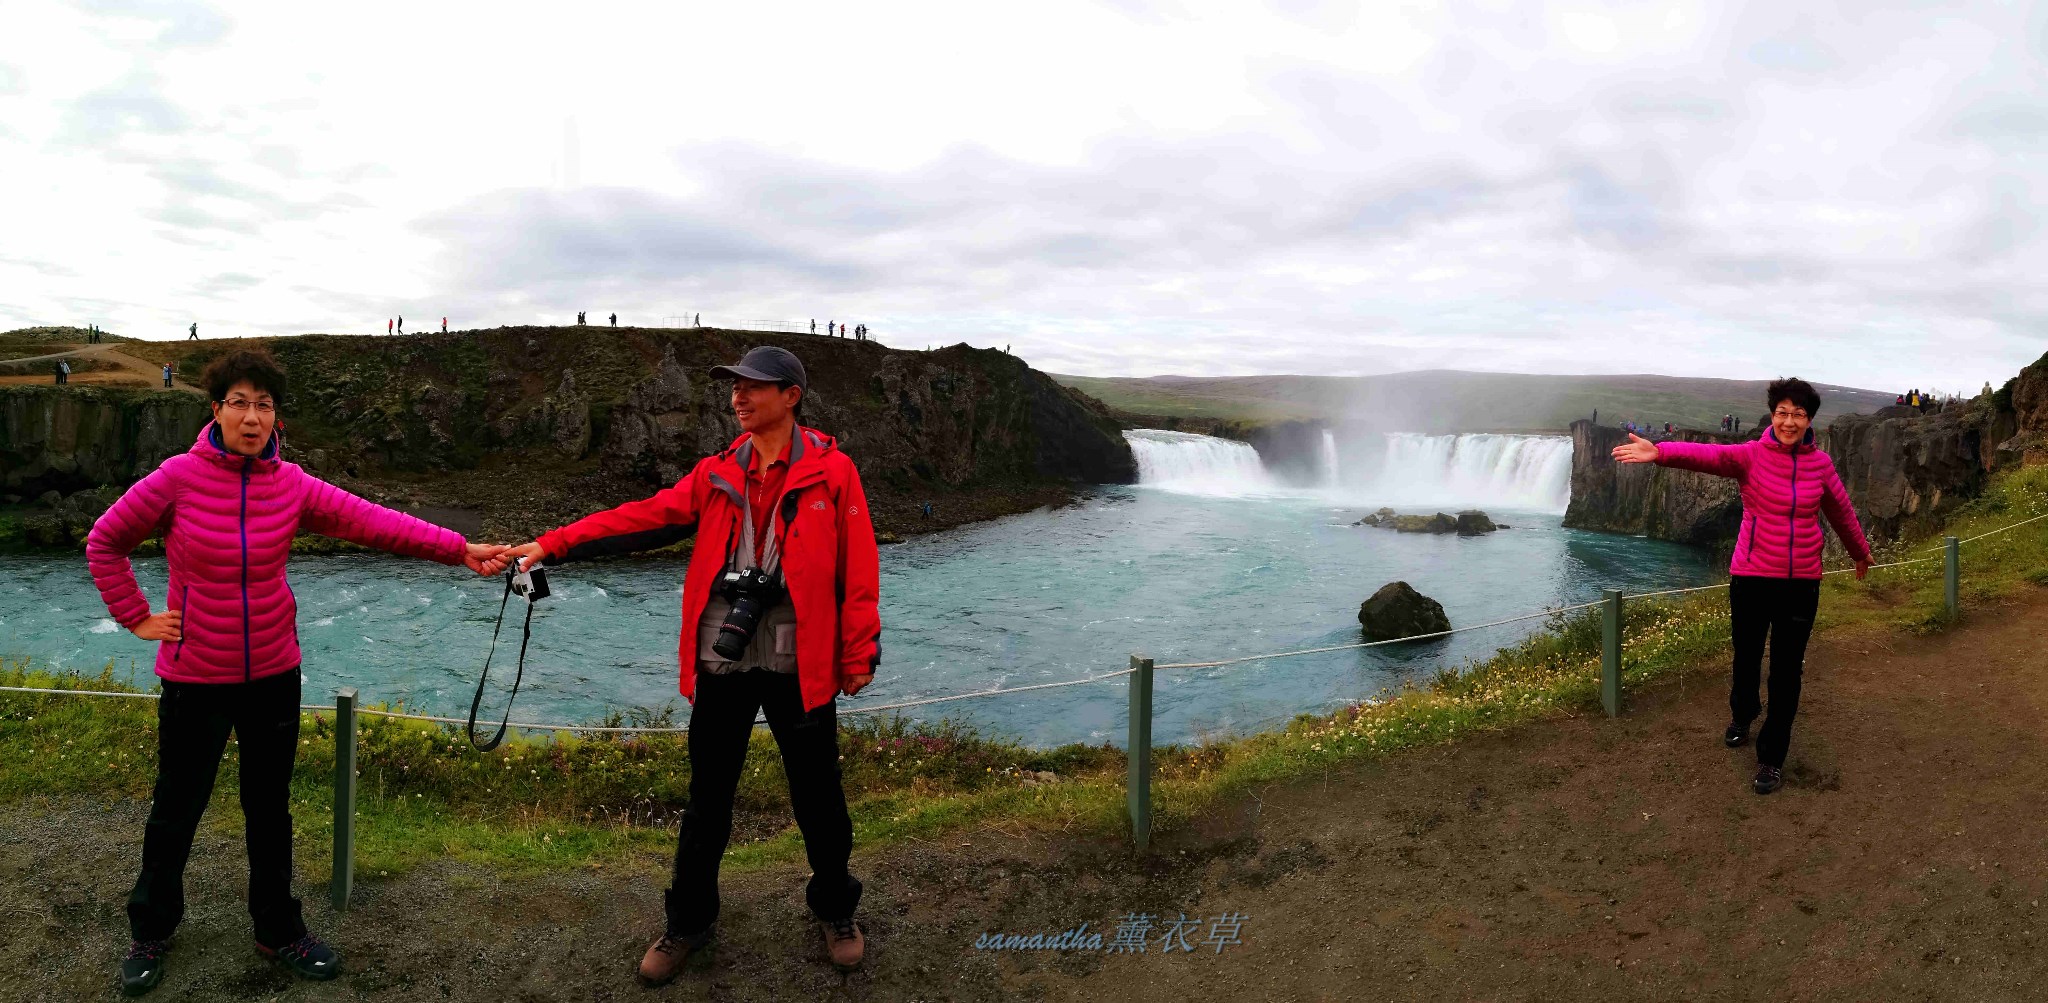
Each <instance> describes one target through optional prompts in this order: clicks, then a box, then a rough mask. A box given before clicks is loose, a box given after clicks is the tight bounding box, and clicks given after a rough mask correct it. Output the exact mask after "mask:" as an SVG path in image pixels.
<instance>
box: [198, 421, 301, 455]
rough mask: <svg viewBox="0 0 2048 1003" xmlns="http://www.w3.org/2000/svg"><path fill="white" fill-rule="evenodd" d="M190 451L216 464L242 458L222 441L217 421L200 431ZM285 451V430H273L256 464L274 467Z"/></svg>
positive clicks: (207, 424)
mask: <svg viewBox="0 0 2048 1003" xmlns="http://www.w3.org/2000/svg"><path fill="white" fill-rule="evenodd" d="M189 451H190V452H193V453H197V454H199V455H200V456H201V457H202V458H204V459H207V460H210V461H213V462H216V463H218V462H223V461H225V462H232V461H234V460H238V459H241V458H242V454H240V453H237V452H234V451H233V450H230V449H229V448H228V446H227V443H226V442H223V441H222V440H221V437H220V422H217V421H209V422H207V423H206V427H205V428H202V429H200V430H199V438H198V439H197V440H196V441H194V442H193V443H192V448H191V450H189ZM283 451H284V429H281V428H272V429H271V430H270V441H269V442H266V443H264V444H263V451H262V452H260V453H258V454H256V462H258V463H263V464H269V465H272V466H274V465H276V463H277V461H278V455H279V454H280V453H282V452H283Z"/></svg>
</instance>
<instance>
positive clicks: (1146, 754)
mask: <svg viewBox="0 0 2048 1003" xmlns="http://www.w3.org/2000/svg"><path fill="white" fill-rule="evenodd" d="M1125 758H1127V759H1128V760H1129V761H1130V768H1131V773H1130V779H1129V781H1128V782H1127V783H1126V784H1125V793H1124V802H1125V806H1126V807H1127V808H1129V810H1130V813H1131V838H1133V839H1135V840H1137V843H1138V852H1139V853H1143V852H1145V848H1146V847H1147V846H1149V845H1150V844H1151V842H1152V660H1151V659H1149V658H1145V657H1143V656H1141V655H1132V656H1131V736H1130V742H1129V749H1128V751H1127V753H1126V756H1125Z"/></svg>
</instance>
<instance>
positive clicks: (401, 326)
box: [398, 315, 405, 334]
mask: <svg viewBox="0 0 2048 1003" xmlns="http://www.w3.org/2000/svg"><path fill="white" fill-rule="evenodd" d="M398 333H399V334H404V333H405V317H404V316H403V315H400V316H399V318H398Z"/></svg>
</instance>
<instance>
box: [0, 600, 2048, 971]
mask: <svg viewBox="0 0 2048 1003" xmlns="http://www.w3.org/2000/svg"><path fill="white" fill-rule="evenodd" d="M2044 637H2048V594H2041V593H2037V594H2035V595H2032V596H2029V597H2027V599H2026V601H2025V602H2024V603H2022V604H2019V605H2014V606H2009V607H2006V608H2003V609H1990V610H1980V611H1977V612H1975V613H1973V614H1972V615H1971V617H1970V618H1969V620H1968V621H1967V622H1966V623H1965V624H1964V625H1962V626H1961V627H1959V628H1957V629H1954V630H1952V631H1950V632H1948V633H1945V634H1943V635H1941V636H1938V637H1929V638H1918V637H1911V636H1905V635H1898V634H1891V633H1863V634H1844V633H1837V634H1834V635H1832V636H1828V637H1826V638H1824V639H1822V641H1821V642H1820V643H1818V644H1816V645H1815V648H1814V650H1813V652H1812V653H1811V656H1810V658H1809V661H1808V667H1807V680H1808V681H1807V688H1806V699H1805V701H1804V703H1803V705H1802V712H1801V717H1800V727H1799V731H1798V733H1797V734H1796V735H1795V737H1794V743H1793V753H1792V759H1791V762H1790V764H1789V766H1790V769H1789V770H1788V782H1787V786H1786V788H1785V790H1783V791H1782V792H1780V793H1778V794H1776V795H1773V796H1770V797H1758V796H1756V795H1754V794H1752V793H1750V791H1749V789H1748V780H1749V776H1750V773H1751V771H1752V769H1753V761H1752V759H1751V753H1750V751H1749V750H1748V749H1742V750H1736V751H1730V750H1726V749H1723V748H1721V746H1720V741H1719V740H1720V729H1721V725H1722V724H1723V723H1725V717H1726V709H1725V703H1724V700H1725V697H1726V692H1725V689H1724V686H1725V683H1724V681H1723V677H1722V675H1721V673H1720V672H1719V671H1718V667H1703V668H1702V669H1701V670H1700V671H1698V672H1697V673H1693V674H1689V675H1687V676H1686V677H1684V678H1683V679H1680V680H1673V681H1671V682H1669V683H1667V684H1664V685H1662V686H1660V687H1658V688H1657V689H1655V690H1652V691H1650V692H1647V693H1644V694H1641V695H1639V696H1638V697H1637V698H1636V699H1635V701H1634V703H1633V705H1632V706H1631V708H1630V711H1629V713H1628V715H1627V716H1626V717H1624V718H1622V719H1621V720H1619V721H1609V720H1606V719H1604V718H1600V717H1597V716H1585V717H1579V718H1575V719H1570V720H1564V721H1555V722H1545V723H1540V724H1537V725H1533V726H1529V727H1525V728H1521V729H1517V730H1515V731H1511V732H1506V733H1502V734H1497V735H1491V736H1481V737H1478V738H1475V739H1472V740H1468V741H1464V742H1461V743H1459V744H1457V745H1455V746H1450V747H1444V748H1440V749H1433V750H1425V751H1421V752H1416V753H1412V754H1407V755H1402V756H1397V757H1394V758H1391V759H1389V760H1386V761H1382V762H1377V763H1372V764H1367V765H1363V766H1357V767H1350V768H1346V769H1342V770H1333V771H1332V772H1331V773H1330V775H1329V776H1327V777H1324V778H1316V779H1313V780H1310V781H1306V782H1298V783H1294V784H1289V785H1277V786H1275V787H1273V788H1270V789H1267V790H1262V791H1259V792H1258V793H1257V796H1256V797H1250V798H1246V799H1245V800H1244V801H1243V802H1242V803H1240V804H1236V805H1233V806H1231V807H1229V808H1228V809H1227V810H1223V811H1219V812H1218V813H1217V814H1216V815H1215V816H1214V817H1212V818H1209V819H1206V820H1204V822H1203V824H1202V825H1200V826H1199V827H1198V829H1197V830H1196V831H1191V832H1185V833H1180V834H1176V835H1174V836H1171V837H1169V838H1166V839H1164V840H1163V841H1162V843H1161V845H1160V846H1159V847H1157V852H1156V853H1155V855H1154V856H1153V857H1151V858H1150V859H1148V860H1144V861H1139V860H1136V859H1135V858H1133V857H1132V856H1131V854H1129V853H1128V852H1127V851H1126V850H1125V849H1123V848H1122V847H1121V846H1120V845H1118V844H1117V843H1116V842H1114V841H1084V840H1075V839H1070V838H1066V837H1061V836H1058V835H1057V834H1054V835H1051V836H1038V837H1030V838H1022V837H1020V836H1013V835H1010V834H1005V833H1002V832H998V831H996V830H995V829H993V828H985V829H982V830H979V831H976V832H973V833H969V834H966V835H963V836H960V837H957V838H954V839H950V840H948V841H947V845H945V846H934V845H931V844H917V843H912V844H908V845H907V846H905V847H902V848H895V849H890V850H886V851H881V852H877V853H867V854H862V855H861V857H860V858H858V860H857V863H856V866H857V868H858V870H859V872H860V873H861V874H862V875H863V876H864V877H865V879H866V880H867V882H868V893H867V898H866V901H865V902H864V904H863V917H864V921H865V923H866V926H867V929H868V931H869V939H870V944H871V958H870V965H869V967H868V968H867V969H865V970H864V971H862V972H860V973H858V974H856V975H854V976H852V977H851V978H847V979H842V978H840V977H839V976H837V975H835V974H833V973H832V971H831V970H830V968H829V967H827V966H826V965H825V964H824V963H823V961H822V960H821V959H820V951H819V947H818V942H817V933H816V930H815V928H814V927H812V926H810V925H809V924H807V923H805V922H804V921H803V904H802V892H801V883H802V879H803V876H804V875H803V871H802V869H801V868H783V869H777V870H773V871H769V872H763V873H757V874H750V875H745V876H740V877H737V878H733V879H731V880H729V881H728V886H727V891H726V894H725V913H724V918H723V920H722V921H721V928H722V942H721V946H720V948H719V951H718V953H717V955H716V957H715V958H714V959H713V961H712V963H711V964H710V966H709V967H708V969H707V970H704V971H700V972H696V973H693V974H691V975H689V976H688V977H686V978H685V979H684V980H682V981H681V982H679V983H677V984H676V985H675V986H673V987H671V988H669V989H666V990H662V991H660V992H659V993H656V994H652V995H650V994H647V993H644V992H643V991H642V990H640V989H639V988H638V987H637V986H635V985H634V983H633V982H632V981H631V980H630V977H629V972H630V970H631V966H632V964H633V963H634V961H635V960H637V958H638V956H639V952H640V951H641V950H642V949H643V948H644V946H645V941H646V939H647V938H648V937H649V936H650V935H651V934H652V932H653V931H654V927H655V924H656V923H658V917H659V915H660V887H661V885H662V884H663V877H662V875H661V873H660V871H659V864H660V862H659V861H648V862H647V863H646V864H645V865H643V866H641V867H640V868H638V869H636V870H633V871H632V872H631V873H625V874H617V873H613V872H612V870H611V869H609V868H608V869H606V870H603V871H585V872H581V873H577V874H570V875H555V876H549V877H544V878H527V879H516V880H507V879H504V878H500V877H498V876H495V875H492V874H489V873H485V872H482V871H478V870H476V869H473V868H468V867H462V866H456V865H436V866H432V867H427V868H423V869H421V870H419V871H415V872H411V873H408V874H406V875H404V876H403V877H401V878H393V879H390V880H383V881H380V880H377V879H375V878H374V876H373V877H370V878H369V879H368V880H366V881H364V883H363V884H362V886H361V887H359V889H358V892H357V899H356V905H355V908H354V909H352V910H351V911H350V912H349V913H347V914H346V915H344V916H342V917H340V918H338V919H337V918H336V917H334V916H332V915H330V914H329V913H328V912H327V910H326V908H325V905H324V903H323V902H321V901H319V900H320V898H321V896H320V894H319V893H320V891H321V888H320V887H319V886H318V885H315V884H314V883H313V882H312V881H307V882H306V886H307V887H306V895H307V906H308V913H309V917H310V918H311V919H312V921H313V923H314V924H315V927H316V929H320V930H322V931H326V932H328V933H330V934H331V935H332V937H333V939H334V940H335V941H336V942H337V943H338V944H339V945H341V947H342V948H343V949H344V950H345V951H346V952H347V954H348V957H349V964H350V974H349V975H347V976H346V977H345V978H344V980H343V981H342V982H341V983H339V984H337V985H331V986H306V985H297V984H294V983H293V982H292V981H291V980H290V979H289V978H287V977H285V976H283V975H281V974H279V973H277V972H275V971H273V970H271V969H269V968H267V967H266V966H264V965H263V964H262V963H260V962H259V961H258V960H257V959H256V958H255V957H254V956H253V954H251V953H250V951H249V950H248V943H247V939H246V938H247V921H246V918H245V917H244V915H243V914H242V907H241V902H240V896H239V889H240V888H241V885H242V883H243V880H244V878H243V875H244V871H243V861H242V853H241V850H240V847H239V845H238V844H239V837H238V835H237V834H236V832H235V831H234V830H232V829H218V828H216V829H210V830H209V831H208V832H206V833H205V834H204V835H203V841H204V845H203V846H202V847H201V848H200V849H199V850H198V851H197V852H196V853H195V863H194V875H193V880H192V881H191V882H190V885H191V888H192V893H191V895H192V902H191V911H190V912H189V913H188V915H187V918H186V923H185V925H184V927H183V929H182V930H181V932H180V934H179V939H178V941H177V942H176V944H175V949H174V952H173V954H172V956H171V958H172V960H171V975H170V978H169V980H168V981H167V982H166V983H165V985H164V987H163V988H162V989H160V990H159V991H158V997H159V998H163V999H204V1000H226V999H244V998H252V997H257V996H261V997H265V998H270V997H281V998H292V999H300V998H303V999H315V998H318V999H330V998H367V999H386V1000H401V999H421V998H425V999H454V1000H478V1001H483V1000H491V1001H496V1000H507V999H510V1000H529V999H531V1000H541V999H568V998H576V999H596V1000H607V999H630V1000H640V999H647V998H674V999H718V1000H769V999H877V1000H883V999H887V1000H897V999H967V1000H1011V999H1060V1000H1066V999H1071V1000H1100V999H1117V1000H1132V1001H1135V1000H1173V1001H1177V1003H1178V1001H1186V1000H1191V999H1228V1000H1255V999H1256V1000H1264V999H1301V1000H1320V999H1417V1000H1421V999H1429V1000H1457V999H1486V1000H1557V999H1571V1000H1636V999H1658V1000H1668V999H1722V1000H1730V999H1732V1000H1749V999H1840V1000H1880V999H1881V1000H1895V999H1958V1000H1972V1001H1978V1000H2020V999H2036V998H2039V997H2040V996H2041V989H2040V988H2039V987H2041V986H2042V985H2044V984H2048V959H2044V956H2043V952H2042V950H2041V944H2042V940H2043V934H2044V929H2043V924H2044V923H2048V914H2044V913H2043V912H2042V911H2041V908H2040V901H2041V900H2042V899H2043V898H2048V858H2044V854H2043V853H2042V847H2043V846H2044V845H2048V818H2044V815H2043V813H2042V812H2041V811H2040V809H2039V807H2038V806H2039V804H2040V801H2041V794H2040V791H2041V789H2042V787H2043V785H2044V782H2048V731H2044V729H2043V728H2042V727H2041V721H2042V719H2043V714H2044V711H2048V671H2044V670H2048V664H2044V659H2043V656H2042V653H2041V640H2042V638H2044ZM144 812H145V807H144V806H142V805H139V804H135V803H122V804H114V805H101V804H90V803H80V802H61V803H49V802H40V803H28V804H18V805H14V806H10V807H7V808H5V809H0V915H4V916H6V917H7V918H8V923H9V926H10V927H11V929H10V933H9V936H7V937H4V938H0V998H5V999H24V1000H26V999H37V998H48V997H49V996H51V995H59V996H65V997H67V998H80V999H88V998H111V997H112V995H113V994H112V982H113V980H112V973H113V966H114V959H115V958H116V957H117V954H118V951H119V950H120V948H121V946H122V945H123V944H124V942H125V938H126V929H125V923H124V922H123V917H122V912H121V902H122V898H123V895H124V894H125V891H126V888H127V884H128V882H129V880H130V879H131V876H132V869H133V866H134V860H135V857H136V853H137V845H138V841H139V839H140V835H141V821H142V817H143V814H144ZM307 855H308V854H307V853H304V852H302V854H301V856H302V857H304V856H307ZM1131 911H1138V912H1147V913H1154V914H1164V915H1165V916H1168V917H1177V916H1178V915H1179V914H1180V913H1182V912H1185V913H1186V914H1187V915H1188V916H1189V917H1191V918H1199V919H1202V920H1204V921H1205V926H1204V928H1203V929H1202V930H1200V931H1198V932H1197V933H1196V935H1195V937H1194V941H1195V943H1196V944H1197V945H1199V949H1198V950H1196V951H1194V952H1183V951H1178V950H1176V951H1173V952H1171V954H1170V955H1162V953H1161V951H1160V948H1159V936H1158V933H1157V932H1155V934H1154V936H1153V937H1152V938H1151V939H1150V940H1149V941H1148V944H1147V952H1146V953H1145V954H1144V955H1116V954H1110V953H1108V952H1106V951H1072V952H1065V953H1061V952H1051V951H1045V952H1005V953H995V952H988V951H977V950H975V949H974V948H973V942H974V940H975V938H976V937H977V936H978V935H980V934H983V933H986V932H990V931H997V932H1004V933H1020V934H1026V935H1029V934H1032V933H1039V932H1048V931H1049V932H1058V931H1060V930H1064V929H1066V928H1069V927H1072V926H1075V925H1078V924H1080V923H1083V922H1086V923H1089V924H1090V925H1091V930H1092V931H1096V932H1101V933H1102V934H1103V935H1104V943H1105V944H1108V943H1110V942H1111V941H1112V940H1113V938H1114V934H1115V927H1116V921H1117V919H1118V918H1119V917H1120V916H1122V915H1123V914H1125V913H1126V912H1131ZM1224 913H1237V914H1242V915H1243V916H1244V917H1245V918H1244V919H1243V923H1242V927H1241V928H1240V934H1239V935H1240V938H1241V941H1242V942H1241V943H1238V944H1233V945H1229V946H1227V947H1225V948H1224V949H1223V950H1222V951H1221V952H1220V953H1219V952H1218V951H1217V950H1215V949H1214V946H1213V945H1212V944H1210V943H1209V942H1208V933H1209V929H1208V926H1207V924H1208V923H1209V922H1213V920H1214V919H1215V918H1217V917H1218V916H1219V915H1221V914H1224Z"/></svg>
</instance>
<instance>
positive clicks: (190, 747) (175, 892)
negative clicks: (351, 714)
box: [128, 669, 306, 947]
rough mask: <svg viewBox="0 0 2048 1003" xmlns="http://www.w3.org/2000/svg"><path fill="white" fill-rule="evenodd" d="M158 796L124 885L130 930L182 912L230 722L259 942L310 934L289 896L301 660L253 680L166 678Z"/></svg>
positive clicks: (146, 934) (164, 925)
mask: <svg viewBox="0 0 2048 1003" xmlns="http://www.w3.org/2000/svg"><path fill="white" fill-rule="evenodd" d="M156 714H157V770H156V796H155V800H154V801H153V802H152V803H151V804H150V806H149V823H148V826H147V828H145V829H144V830H143V835H142V873H141V875H139V876H138V877H136V879H135V890H134V891H132V892H130V893H129V894H128V926H129V929H130V931H131V934H132V936H133V937H134V938H135V939H136V940H164V939H167V938H168V937H170V935H171V931H172V930H174V929H176V928H177V926H178V920H180V919H182V918H183V917H184V915H185V861H186V858H188V857H190V856H191V854H192V833H193V832H194V831H195V830H196V829H197V828H198V827H199V816H200V814H201V813H203V812H205V811H206V803H207V801H208V800H210V799H211V798H212V796H213V780H214V775H215V774H216V773H217V772H218V771H219V769H220V757H221V752H222V750H223V749H224V748H225V746H226V745H227V740H228V732H229V731H233V732H234V733H235V738H236V741H238V742H239V743H240V750H239V752H238V753H237V755H238V757H239V758H240V760H241V770H242V783H241V788H242V790H241V795H242V814H243V815H244V816H246V818H247V822H248V825H247V829H246V832H245V837H246V840H247V843H248V847H249V916H250V918H251V919H253V920H255V923H256V942H257V943H259V944H262V945H264V946H266V947H284V946H286V945H288V944H290V943H291V942H292V941H295V940H297V939H299V938H300V937H303V936H305V935H306V921H305V919H304V918H302V917H301V915H300V912H299V900H298V899H295V898H293V897H292V815H291V778H292V761H293V760H294V759H296V758H297V756H298V752H299V670H297V669H292V670H291V671H289V672H280V673H278V674H277V675H274V676H267V677H265V678H262V679H258V680H256V681H255V682H252V683H213V684H201V683H176V682H172V681H170V680H168V679H166V680H164V681H163V699H161V700H159V701H157V710H156Z"/></svg>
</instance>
